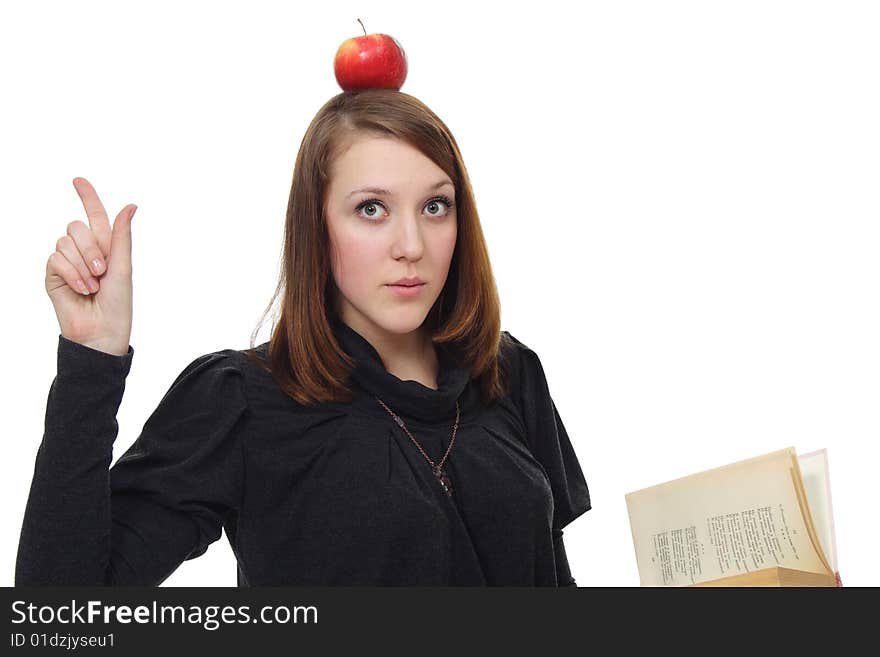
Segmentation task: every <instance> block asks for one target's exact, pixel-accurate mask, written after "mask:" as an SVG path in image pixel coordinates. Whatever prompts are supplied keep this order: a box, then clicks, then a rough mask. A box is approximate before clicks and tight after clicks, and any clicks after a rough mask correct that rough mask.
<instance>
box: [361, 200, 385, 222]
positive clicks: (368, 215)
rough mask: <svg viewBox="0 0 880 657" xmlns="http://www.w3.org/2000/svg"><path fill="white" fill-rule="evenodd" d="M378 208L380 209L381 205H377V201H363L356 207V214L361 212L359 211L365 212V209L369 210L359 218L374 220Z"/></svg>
mask: <svg viewBox="0 0 880 657" xmlns="http://www.w3.org/2000/svg"><path fill="white" fill-rule="evenodd" d="M380 207H382V204H381V203H378V202H377V201H364V202H363V203H361V204H360V205H359V206H357V210H358V212H361V211H364V210H366V209H367V208H370V211H369V212H367V213H366V214H365V215H361V216H365V217H366V218H367V219H374V218H375V217H378V216H379V214H378V212H379V211H378V208H380ZM374 208H375V209H374Z"/></svg>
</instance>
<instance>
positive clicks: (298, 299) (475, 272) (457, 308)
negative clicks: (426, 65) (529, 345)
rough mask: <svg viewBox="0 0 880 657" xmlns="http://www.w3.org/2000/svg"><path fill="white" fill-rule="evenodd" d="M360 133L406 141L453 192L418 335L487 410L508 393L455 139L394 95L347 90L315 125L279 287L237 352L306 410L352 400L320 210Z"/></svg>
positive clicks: (415, 104)
mask: <svg viewBox="0 0 880 657" xmlns="http://www.w3.org/2000/svg"><path fill="white" fill-rule="evenodd" d="M361 132H366V133H372V134H378V135H381V136H391V137H395V138H398V139H401V140H403V141H405V142H407V143H408V144H410V145H412V146H414V147H415V148H417V149H419V151H421V152H422V153H423V154H424V155H425V156H426V157H428V158H430V159H431V161H433V162H434V163H435V164H436V165H437V166H438V167H440V168H441V169H442V170H443V171H444V172H445V173H446V174H447V175H448V176H449V177H450V178H451V179H452V181H453V183H454V185H455V204H456V215H457V221H458V225H457V237H456V244H455V249H454V251H453V255H452V261H451V263H450V267H449V274H448V275H447V278H446V284H445V285H444V287H443V290H442V291H441V293H440V294H439V296H438V297H437V300H436V302H435V303H434V305H433V306H432V307H431V310H430V311H429V312H428V315H427V317H426V318H425V323H424V327H425V328H426V329H427V330H428V332H429V335H430V336H431V339H432V340H433V342H434V343H443V344H446V345H447V346H450V347H451V350H450V351H451V352H452V354H453V357H454V359H455V360H456V361H457V362H458V364H459V365H460V366H464V367H466V368H467V369H469V370H470V373H471V378H473V379H475V380H476V381H477V383H478V385H479V387H480V395H481V399H482V401H483V403H484V404H487V405H488V404H489V403H491V402H494V401H496V400H497V399H499V398H500V397H502V396H504V394H505V393H506V391H505V387H504V384H503V378H504V377H503V375H502V372H501V367H503V365H502V361H501V359H500V358H499V353H500V343H501V338H502V336H501V319H500V315H501V311H500V303H499V299H498V291H497V289H496V286H495V279H494V276H493V274H492V267H491V265H490V262H489V254H488V251H487V248H486V242H485V240H484V238H483V231H482V228H481V227H480V221H479V216H478V214H477V208H476V202H475V199H474V194H473V190H472V189H471V184H470V180H469V178H468V174H467V170H466V169H465V166H464V162H463V161H462V157H461V153H460V152H459V150H458V145H457V144H456V142H455V139H454V137H453V136H452V133H451V132H450V131H449V129H448V128H447V127H446V125H445V124H444V123H443V121H441V120H440V118H438V117H437V116H436V115H435V114H434V113H433V112H432V111H431V110H430V109H429V108H428V107H427V106H426V105H424V104H423V103H422V102H421V101H420V100H418V99H417V98H415V97H414V96H411V95H409V94H406V93H403V92H400V91H395V90H389V89H367V90H362V91H354V92H352V91H347V92H343V93H340V94H338V95H336V96H334V97H333V98H331V99H330V100H329V101H327V102H326V103H325V104H324V106H323V107H322V108H321V109H320V110H319V111H318V113H317V114H316V115H315V118H314V119H312V122H311V124H309V127H308V129H307V130H306V133H305V136H304V137H303V140H302V143H301V144H300V149H299V153H298V154H297V157H296V164H295V166H294V169H293V182H292V184H291V189H290V198H289V200H288V204H287V219H286V221H285V225H284V245H283V253H282V262H281V274H280V276H279V280H278V285H277V287H276V288H275V293H274V295H273V297H272V300H271V301H270V302H269V305H268V306H267V308H266V310H265V311H264V312H263V316H262V317H261V319H260V322H259V324H258V326H257V328H256V329H255V330H254V333H253V334H252V336H251V343H250V346H251V348H250V349H246V350H243V352H244V353H245V354H247V355H248V356H249V357H250V358H251V359H252V360H254V361H255V362H256V363H257V364H258V365H259V366H260V367H262V368H263V369H264V370H266V371H268V372H269V373H271V375H272V376H273V378H274V379H275V381H276V382H277V383H278V384H279V385H280V386H281V388H282V390H284V392H285V393H286V394H287V395H288V396H290V397H292V398H293V399H295V400H296V401H298V402H300V403H302V404H312V403H320V402H328V401H350V400H351V399H352V391H351V389H350V388H348V386H347V381H348V376H349V373H350V371H351V368H352V367H353V366H354V361H353V360H352V359H351V357H350V356H349V355H348V354H346V353H345V351H344V350H343V349H342V348H341V347H340V346H339V344H338V342H337V341H336V338H335V336H334V334H333V331H332V328H331V326H330V323H329V319H328V313H329V314H330V315H331V316H333V315H335V312H336V311H335V309H334V304H333V299H334V293H335V291H336V283H335V281H334V280H333V275H332V272H331V270H330V265H329V254H330V240H329V236H328V232H327V227H326V224H325V220H324V205H325V194H326V190H327V187H328V185H329V171H330V166H331V164H332V162H333V160H334V158H335V157H336V156H337V155H338V154H339V153H340V152H341V151H342V150H343V149H344V148H345V147H346V144H347V143H348V140H350V138H352V137H354V136H356V134H357V133H361ZM279 296H280V297H281V311H280V314H279V316H278V318H277V321H276V323H275V325H274V327H273V330H272V335H271V338H270V340H269V349H268V360H269V362H268V363H265V362H264V361H263V360H262V359H261V358H260V357H259V356H258V355H257V353H256V349H255V346H254V340H255V337H256V334H257V332H258V331H259V328H260V326H262V324H263V321H264V320H265V317H266V314H267V313H268V312H269V310H270V309H271V307H272V305H273V304H274V303H275V301H276V299H278V298H279Z"/></svg>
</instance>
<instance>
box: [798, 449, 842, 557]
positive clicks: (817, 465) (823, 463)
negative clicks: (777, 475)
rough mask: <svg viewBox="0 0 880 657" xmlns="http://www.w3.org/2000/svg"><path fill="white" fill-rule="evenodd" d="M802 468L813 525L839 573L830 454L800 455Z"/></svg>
mask: <svg viewBox="0 0 880 657" xmlns="http://www.w3.org/2000/svg"><path fill="white" fill-rule="evenodd" d="M798 463H799V464H800V467H801V478H802V479H803V482H804V490H805V491H806V493H807V500H808V501H809V504H810V511H812V514H813V524H814V525H815V527H816V534H817V535H818V537H819V543H820V544H821V545H822V552H824V553H825V556H826V557H827V558H828V561H829V564H830V566H831V568H832V570H834V572H837V546H836V545H835V537H834V516H833V514H832V512H831V482H830V479H829V476H828V452H827V450H824V449H821V450H819V451H817V452H810V453H809V454H800V455H798Z"/></svg>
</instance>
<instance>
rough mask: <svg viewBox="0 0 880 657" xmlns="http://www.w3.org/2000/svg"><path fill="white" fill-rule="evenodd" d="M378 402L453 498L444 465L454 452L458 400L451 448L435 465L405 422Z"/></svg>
mask: <svg viewBox="0 0 880 657" xmlns="http://www.w3.org/2000/svg"><path fill="white" fill-rule="evenodd" d="M376 401H378V402H379V403H380V404H381V405H382V407H383V408H384V409H385V410H386V411H388V412H389V413H390V414H391V417H393V418H394V421H395V422H397V424H398V425H400V428H401V429H403V430H404V431H406V435H408V436H409V437H410V439H411V440H412V441H413V442H414V443H415V445H416V447H418V448H419V451H420V452H421V453H422V456H424V457H425V460H426V461H427V462H428V463H430V464H431V471H432V472H433V473H434V476H435V477H437V480H438V481H439V482H440V485H441V486H443V490H444V491H445V493H446V494H447V495H448V496H449V497H452V481H451V480H450V479H449V475H448V474H447V473H446V471H445V470H444V469H443V464H444V463H446V458H447V457H448V456H449V452H450V451H452V445H453V443H454V442H455V434H456V432H457V431H458V418H459V408H458V400H457V399H456V400H455V424H454V425H453V427H452V439H451V440H450V441H449V447H447V448H446V453H445V454H444V455H443V458H442V459H440V463H437V464H435V463H434V461H432V460H431V457H429V456H428V455H427V454H426V453H425V450H424V449H422V446H421V445H419V441H417V440H416V439H415V437H413V435H412V434H411V433H410V432H409V429H407V428H406V425H405V424H404V423H403V420H401V419H400V417H399V416H398V415H397V414H396V413H395V412H394V411H392V410H391V409H390V408H388V406H386V405H385V402H383V401H382V400H381V399H379V398H378V397H376Z"/></svg>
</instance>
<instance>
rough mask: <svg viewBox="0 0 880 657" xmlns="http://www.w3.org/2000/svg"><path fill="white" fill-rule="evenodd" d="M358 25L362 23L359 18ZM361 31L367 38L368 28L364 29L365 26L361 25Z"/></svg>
mask: <svg viewBox="0 0 880 657" xmlns="http://www.w3.org/2000/svg"><path fill="white" fill-rule="evenodd" d="M358 23H361V19H360V18H358ZM361 29H362V30H363V31H364V36H367V28H365V27H364V24H363V23H361Z"/></svg>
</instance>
